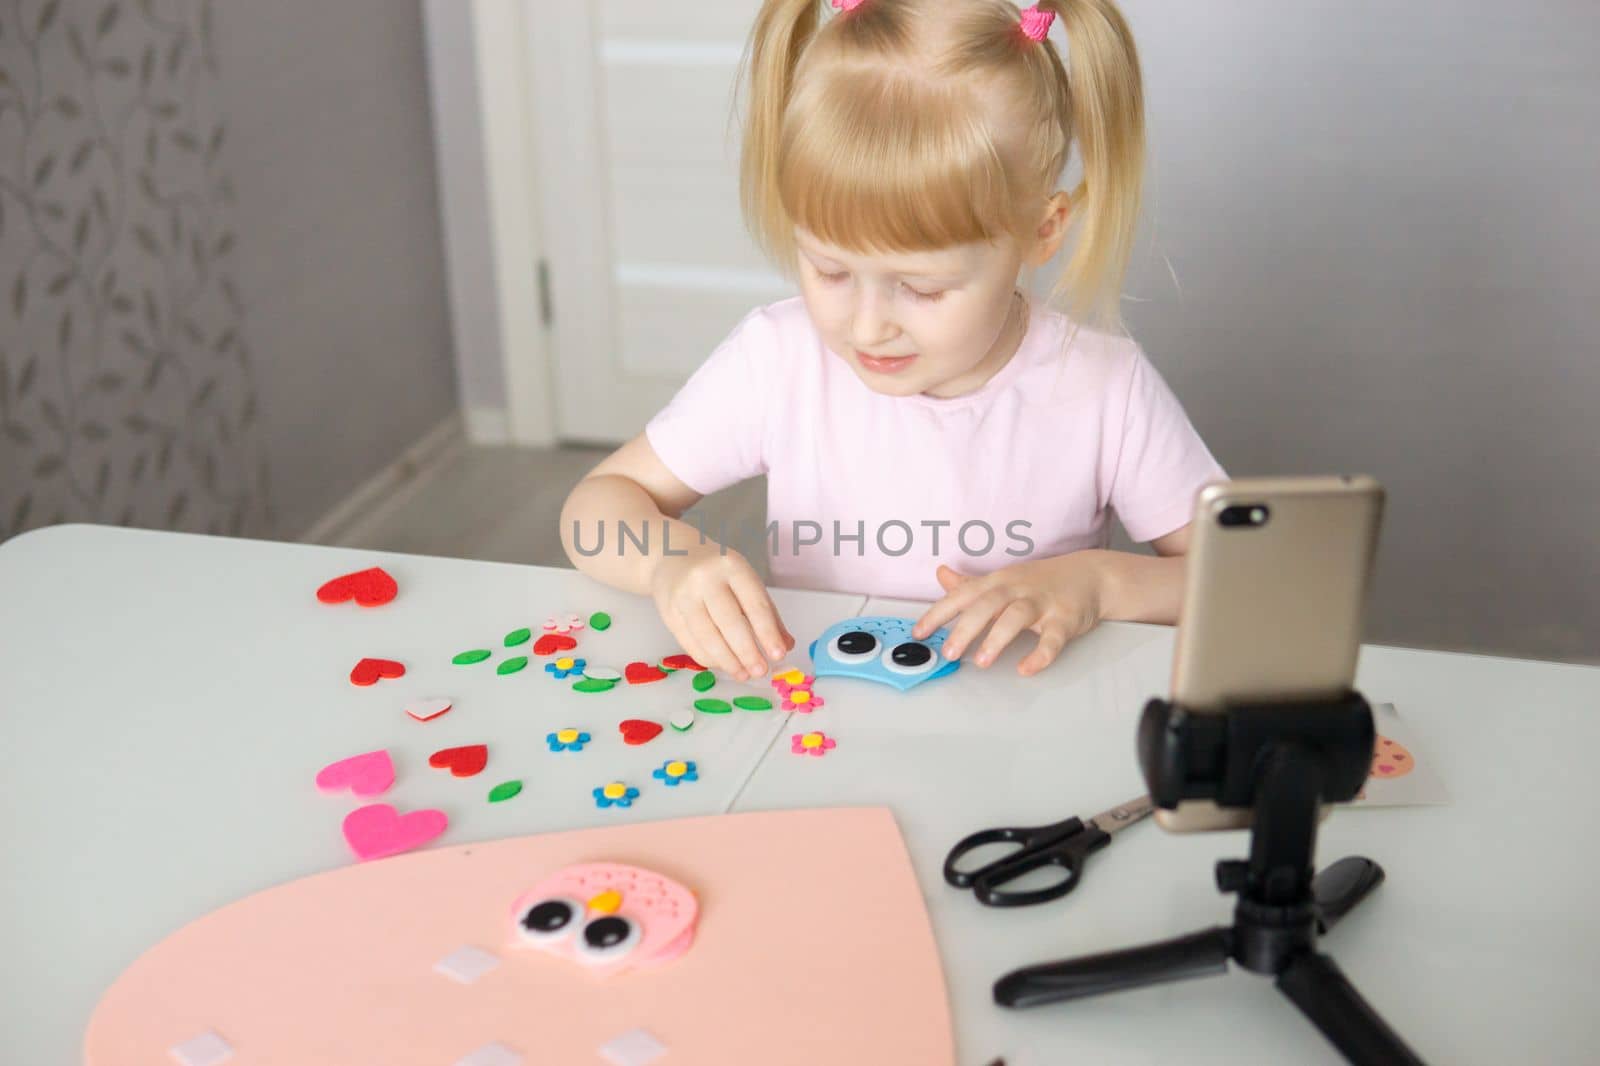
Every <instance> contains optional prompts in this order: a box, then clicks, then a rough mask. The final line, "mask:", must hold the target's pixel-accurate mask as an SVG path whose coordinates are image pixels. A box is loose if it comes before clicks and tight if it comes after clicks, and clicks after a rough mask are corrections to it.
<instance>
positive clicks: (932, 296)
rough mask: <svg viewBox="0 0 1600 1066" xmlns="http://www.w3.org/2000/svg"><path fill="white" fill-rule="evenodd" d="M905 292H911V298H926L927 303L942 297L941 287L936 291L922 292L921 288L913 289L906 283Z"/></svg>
mask: <svg viewBox="0 0 1600 1066" xmlns="http://www.w3.org/2000/svg"><path fill="white" fill-rule="evenodd" d="M906 292H908V293H910V294H911V298H912V299H913V300H926V301H927V302H929V303H932V302H933V301H935V300H939V299H942V298H943V297H944V291H943V290H942V289H941V290H940V291H938V292H923V291H922V290H921V289H913V288H912V287H911V286H910V285H907V286H906Z"/></svg>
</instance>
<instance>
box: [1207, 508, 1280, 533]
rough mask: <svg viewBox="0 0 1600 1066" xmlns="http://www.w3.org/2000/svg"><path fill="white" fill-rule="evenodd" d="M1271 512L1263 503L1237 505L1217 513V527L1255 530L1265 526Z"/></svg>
mask: <svg viewBox="0 0 1600 1066" xmlns="http://www.w3.org/2000/svg"><path fill="white" fill-rule="evenodd" d="M1270 514H1271V512H1270V511H1269V510H1268V509H1267V505H1266V504H1264V503H1247V504H1246V503H1239V504H1233V505H1232V506H1230V507H1224V508H1223V509H1222V510H1221V511H1218V512H1217V525H1219V526H1223V527H1225V528H1228V529H1238V528H1241V527H1242V528H1246V529H1255V528H1258V527H1260V526H1264V525H1266V524H1267V518H1268V516H1269V515H1270Z"/></svg>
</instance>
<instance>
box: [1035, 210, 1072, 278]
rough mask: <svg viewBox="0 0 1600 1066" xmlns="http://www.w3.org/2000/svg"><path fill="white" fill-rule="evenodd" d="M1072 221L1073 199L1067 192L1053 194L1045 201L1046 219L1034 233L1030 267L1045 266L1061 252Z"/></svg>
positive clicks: (1041, 221) (1042, 220) (1043, 219)
mask: <svg viewBox="0 0 1600 1066" xmlns="http://www.w3.org/2000/svg"><path fill="white" fill-rule="evenodd" d="M1071 221H1072V198H1071V197H1069V196H1068V195H1067V194H1066V193H1065V192H1056V193H1053V194H1052V195H1051V196H1050V198H1049V199H1048V200H1046V201H1045V207H1044V218H1042V219H1041V220H1040V222H1039V226H1038V228H1037V229H1036V230H1035V231H1034V241H1033V247H1032V248H1031V249H1030V250H1029V253H1028V264H1029V265H1030V266H1043V265H1044V264H1045V263H1048V262H1049V261H1050V260H1051V259H1053V258H1054V257H1055V254H1056V253H1057V252H1058V251H1060V250H1061V242H1062V241H1064V240H1066V238H1067V226H1068V224H1069V223H1070V222H1071Z"/></svg>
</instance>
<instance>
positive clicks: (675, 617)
mask: <svg viewBox="0 0 1600 1066" xmlns="http://www.w3.org/2000/svg"><path fill="white" fill-rule="evenodd" d="M661 620H662V621H663V622H665V623H666V625H667V632H668V633H671V634H672V639H673V640H675V641H677V642H678V647H680V648H682V649H683V650H684V652H686V653H687V654H688V656H689V658H691V659H693V660H694V661H695V662H697V663H703V662H705V661H706V660H705V658H703V657H702V654H701V653H702V652H705V649H704V648H702V647H701V646H700V640H699V638H697V637H696V636H695V635H694V634H693V633H691V632H690V631H689V627H688V626H687V625H685V624H684V621H683V618H682V617H681V616H680V615H679V614H678V613H677V612H676V611H673V612H672V613H671V614H670V615H662V616H661Z"/></svg>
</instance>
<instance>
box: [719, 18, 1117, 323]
mask: <svg viewBox="0 0 1600 1066" xmlns="http://www.w3.org/2000/svg"><path fill="white" fill-rule="evenodd" d="M824 2H825V0H764V3H763V4H762V6H761V13H760V14H759V15H758V16H757V17H756V23H755V27H754V28H753V29H752V30H751V33H750V40H749V43H748V46H747V48H746V50H745V54H744V60H743V63H742V65H741V68H740V76H739V81H740V84H743V83H744V80H745V75H746V72H748V76H749V100H748V110H747V113H746V118H745V130H744V146H743V152H742V154H741V159H740V200H741V204H742V206H743V209H744V214H745V220H746V222H747V224H748V225H749V227H750V229H751V231H752V233H753V234H754V235H755V237H756V240H757V242H758V243H759V244H760V245H761V246H762V247H763V249H764V250H765V251H766V252H767V253H768V254H769V255H771V256H772V257H773V259H774V260H775V261H776V262H777V263H778V265H779V266H780V267H782V268H783V269H784V270H785V271H786V272H788V273H790V274H792V273H793V271H794V270H795V269H796V256H797V251H796V249H795V245H794V227H795V226H796V225H800V226H803V227H805V229H807V230H808V231H810V232H811V233H814V234H816V235H817V236H818V237H819V238H821V239H822V240H824V241H827V242H828V243H830V244H833V245H836V246H838V247H841V248H848V249H852V250H860V251H864V252H868V253H873V252H878V253H882V252H916V251H930V250H934V249H939V248H947V247H950V246H951V245H956V244H966V243H971V242H977V241H994V240H997V239H999V238H1001V237H1003V236H1010V237H1012V238H1014V239H1016V240H1017V241H1018V242H1019V245H1021V246H1026V245H1027V244H1028V242H1029V241H1030V240H1031V239H1032V238H1033V235H1034V231H1035V229H1036V227H1037V226H1038V225H1039V222H1040V220H1041V219H1042V217H1043V212H1044V208H1045V202H1046V200H1047V199H1048V197H1049V196H1050V195H1051V193H1053V192H1054V191H1055V190H1056V187H1057V182H1058V181H1060V180H1061V177H1062V174H1063V172H1064V171H1065V169H1066V166H1067V162H1068V153H1069V150H1070V148H1071V145H1072V142H1073V140H1074V139H1076V141H1077V144H1078V153H1079V156H1080V158H1081V161H1082V166H1083V174H1082V180H1081V181H1080V182H1079V184H1078V185H1077V187H1076V188H1075V189H1073V190H1072V191H1071V193H1070V194H1069V200H1070V205H1071V211H1072V224H1073V225H1074V227H1075V228H1076V229H1077V231H1078V232H1077V243H1076V246H1075V247H1074V248H1073V251H1072V256H1071V258H1070V260H1069V261H1068V263H1067V266H1066V269H1065V270H1064V271H1063V273H1062V275H1061V277H1060V279H1059V280H1058V281H1057V283H1056V286H1055V288H1054V290H1053V291H1052V293H1051V298H1052V300H1055V299H1056V298H1058V297H1064V302H1065V304H1066V306H1067V307H1068V308H1069V310H1071V311H1072V312H1074V313H1076V314H1083V315H1087V316H1090V317H1093V318H1095V319H1096V320H1098V321H1099V322H1101V323H1103V324H1107V325H1111V326H1116V325H1118V324H1120V321H1121V319H1120V315H1119V313H1118V300H1119V295H1120V290H1121V286H1122V279H1123V275H1124V274H1125V272H1126V270H1127V264H1128V257H1129V252H1130V250H1131V247H1132V243H1133V235H1134V228H1135V225H1136V223H1137V220H1138V214H1139V197H1140V185H1141V181H1142V176H1143V170H1144V99H1143V91H1142V89H1141V87H1140V78H1139V58H1138V53H1137V52H1136V51H1135V49H1134V44H1133V37H1132V35H1131V34H1130V33H1129V30H1128V25H1127V23H1126V22H1125V21H1124V20H1123V17H1122V15H1121V13H1120V12H1119V11H1118V10H1117V8H1116V6H1115V5H1114V4H1113V3H1112V2H1111V0H1040V2H1039V3H1038V4H1037V5H1035V6H1036V7H1037V8H1038V9H1039V10H1040V11H1045V12H1053V13H1054V14H1056V15H1057V16H1058V17H1059V18H1060V19H1061V23H1062V26H1063V29H1064V30H1065V32H1066V37H1067V43H1068V57H1069V60H1070V66H1068V67H1063V65H1062V62H1061V57H1060V55H1059V54H1057V52H1056V48H1055V45H1053V44H1052V43H1051V42H1050V41H1049V39H1048V38H1047V39H1045V40H1043V41H1037V42H1036V41H1034V40H1032V39H1030V38H1029V37H1028V36H1026V35H1025V34H1024V33H1023V32H1022V27H1021V22H1020V20H1019V16H1020V13H1019V11H1018V9H1017V7H1016V6H1014V5H1013V4H1011V3H1010V2H1009V0H863V2H862V3H860V4H859V6H857V7H855V8H854V9H853V10H849V11H846V12H843V13H841V14H839V15H836V16H833V17H831V18H827V19H826V20H824V18H823V13H824Z"/></svg>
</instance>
